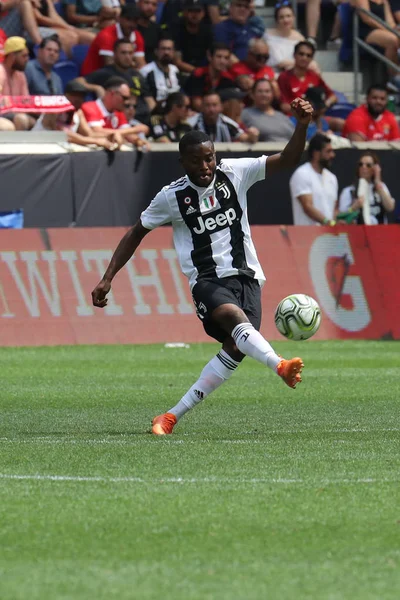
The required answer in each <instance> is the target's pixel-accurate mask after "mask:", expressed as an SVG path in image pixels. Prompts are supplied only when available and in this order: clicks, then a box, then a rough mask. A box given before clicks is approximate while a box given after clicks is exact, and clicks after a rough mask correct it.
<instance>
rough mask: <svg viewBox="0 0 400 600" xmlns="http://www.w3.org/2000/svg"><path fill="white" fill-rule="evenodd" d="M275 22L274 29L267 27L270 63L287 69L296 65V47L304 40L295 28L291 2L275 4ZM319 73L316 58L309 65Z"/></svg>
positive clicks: (283, 0)
mask: <svg viewBox="0 0 400 600" xmlns="http://www.w3.org/2000/svg"><path fill="white" fill-rule="evenodd" d="M275 23H276V26H275V27H274V28H273V29H267V30H266V32H265V34H264V39H265V41H266V42H267V43H268V46H269V60H268V64H269V66H271V67H274V69H278V70H280V71H285V70H287V69H292V68H293V67H294V58H293V54H294V48H295V46H296V44H298V42H301V41H302V40H304V39H305V38H304V36H303V35H302V34H301V33H300V31H297V30H296V28H295V16H294V12H293V8H292V5H291V3H290V2H289V1H288V0H282V2H278V3H277V4H275ZM309 68H310V69H313V70H314V71H316V72H317V73H319V71H320V70H319V67H318V64H317V63H316V61H315V60H313V61H312V62H311V64H310V66H309Z"/></svg>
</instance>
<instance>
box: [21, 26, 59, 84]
mask: <svg viewBox="0 0 400 600" xmlns="http://www.w3.org/2000/svg"><path fill="white" fill-rule="evenodd" d="M60 50H61V44H60V40H59V39H58V37H57V36H52V37H48V38H45V39H44V40H42V42H41V44H40V46H39V49H38V53H37V58H34V59H33V60H30V61H29V62H28V64H27V65H26V69H25V74H26V79H27V80H28V87H29V93H30V94H32V96H34V95H35V94H36V95H38V96H51V95H53V94H54V95H61V94H62V93H63V84H62V81H61V77H60V76H59V75H58V74H57V73H56V72H55V71H54V65H55V64H56V62H57V61H58V59H59V57H60Z"/></svg>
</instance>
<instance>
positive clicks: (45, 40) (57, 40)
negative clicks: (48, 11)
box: [39, 33, 61, 50]
mask: <svg viewBox="0 0 400 600" xmlns="http://www.w3.org/2000/svg"><path fill="white" fill-rule="evenodd" d="M49 42H54V43H55V44H57V46H58V49H59V50H61V42H60V38H59V37H58V35H57V34H56V33H55V34H53V35H49V36H48V37H45V38H43V39H42V41H41V42H40V44H39V48H46V46H47V44H48V43H49Z"/></svg>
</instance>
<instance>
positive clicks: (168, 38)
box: [157, 32, 175, 48]
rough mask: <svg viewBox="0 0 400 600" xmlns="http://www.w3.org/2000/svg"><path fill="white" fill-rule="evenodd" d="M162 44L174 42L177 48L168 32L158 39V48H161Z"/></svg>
mask: <svg viewBox="0 0 400 600" xmlns="http://www.w3.org/2000/svg"><path fill="white" fill-rule="evenodd" d="M161 42H173V44H174V46H175V40H174V38H173V37H172V36H171V35H170V34H169V33H168V32H165V33H164V34H163V35H161V37H159V38H158V42H157V48H159V47H160V44H161Z"/></svg>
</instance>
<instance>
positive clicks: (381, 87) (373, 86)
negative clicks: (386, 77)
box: [367, 83, 387, 96]
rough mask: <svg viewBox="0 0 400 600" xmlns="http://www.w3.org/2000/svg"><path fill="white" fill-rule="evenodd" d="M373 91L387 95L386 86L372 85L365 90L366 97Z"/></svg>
mask: <svg viewBox="0 0 400 600" xmlns="http://www.w3.org/2000/svg"><path fill="white" fill-rule="evenodd" d="M374 90H376V91H378V92H386V93H387V89H386V85H384V84H383V83H373V84H372V85H370V86H369V88H368V89H367V96H369V94H370V93H371V92H373V91H374Z"/></svg>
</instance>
